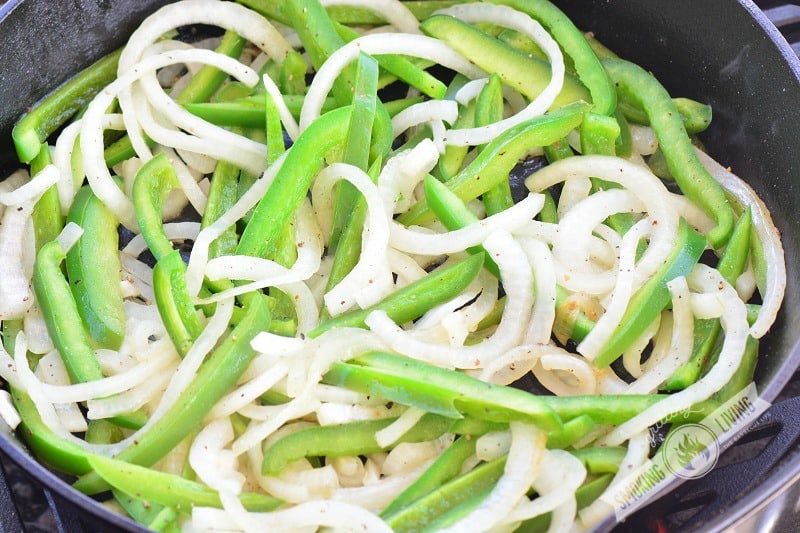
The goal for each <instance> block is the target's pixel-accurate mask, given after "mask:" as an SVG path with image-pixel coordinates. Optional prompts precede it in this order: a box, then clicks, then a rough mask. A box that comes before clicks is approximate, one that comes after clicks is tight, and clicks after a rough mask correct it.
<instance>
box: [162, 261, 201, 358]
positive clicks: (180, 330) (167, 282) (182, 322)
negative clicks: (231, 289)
mask: <svg viewBox="0 0 800 533" xmlns="http://www.w3.org/2000/svg"><path fill="white" fill-rule="evenodd" d="M153 293H154V294H155V299H156V307H157V308H158V314H159V315H160V316H161V320H162V321H163V322H164V327H165V328H166V330H167V333H168V334H169V337H170V339H171V340H172V344H173V345H175V349H176V350H178V353H179V354H180V356H181V357H183V356H185V355H186V354H187V353H188V352H189V349H190V348H191V347H192V344H194V341H195V340H196V339H197V337H198V336H200V333H202V331H203V322H202V321H201V320H200V317H199V316H198V315H197V311H196V309H195V307H194V304H192V300H191V298H190V297H189V290H188V288H187V287H186V263H184V262H183V258H182V257H181V254H180V252H179V251H178V250H172V251H171V252H169V253H168V254H166V255H163V256H161V258H160V259H159V260H158V262H157V263H156V265H155V267H154V268H153Z"/></svg>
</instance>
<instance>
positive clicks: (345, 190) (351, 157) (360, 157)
mask: <svg viewBox="0 0 800 533" xmlns="http://www.w3.org/2000/svg"><path fill="white" fill-rule="evenodd" d="M377 102H378V62H377V61H375V59H374V58H373V57H372V56H369V55H367V54H365V53H364V52H361V53H360V54H359V56H358V60H357V62H356V77H355V86H354V87H353V100H352V104H353V108H352V109H353V110H352V113H351V115H350V124H349V125H348V128H347V140H346V142H345V145H344V162H345V163H347V164H349V165H353V166H355V167H358V168H360V169H361V170H364V171H366V170H367V167H368V166H369V146H370V144H371V139H372V124H373V122H374V121H375V113H376V108H377V106H378V105H379V104H378V103H377ZM360 194H361V193H359V192H358V189H356V188H355V187H354V186H353V185H352V184H351V183H350V182H348V181H346V180H342V181H340V182H339V183H338V185H337V186H336V197H335V200H334V205H333V220H332V221H331V234H330V239H329V241H328V249H329V250H333V251H335V250H336V247H337V245H338V243H339V238H340V237H341V235H342V228H343V227H344V225H345V224H346V223H347V218H348V216H349V215H350V213H351V212H352V211H353V209H354V206H355V204H356V200H357V199H358V197H359V196H360Z"/></svg>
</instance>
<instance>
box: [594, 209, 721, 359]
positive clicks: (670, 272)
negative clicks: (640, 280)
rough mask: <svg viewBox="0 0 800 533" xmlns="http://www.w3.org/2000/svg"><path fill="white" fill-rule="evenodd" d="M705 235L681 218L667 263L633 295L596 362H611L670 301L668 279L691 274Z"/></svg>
mask: <svg viewBox="0 0 800 533" xmlns="http://www.w3.org/2000/svg"><path fill="white" fill-rule="evenodd" d="M705 245H706V239H705V237H704V236H703V235H702V234H700V233H698V232H696V231H695V230H694V229H692V228H691V227H690V226H689V224H687V223H686V221H685V220H683V219H681V222H680V225H679V229H678V235H677V241H676V243H675V246H674V248H673V250H672V253H670V255H669V257H668V258H667V260H666V263H665V264H664V266H663V267H662V268H661V269H660V270H659V271H658V272H656V273H655V274H654V275H653V276H652V277H651V278H650V279H649V280H648V281H647V282H646V283H645V284H644V285H643V286H642V287H641V288H640V289H639V290H638V291H636V293H635V294H634V295H633V296H632V297H631V300H630V302H629V303H628V308H627V309H626V310H625V313H624V314H623V316H622V320H620V324H619V326H618V327H617V329H616V330H615V331H614V334H613V335H612V336H611V339H610V340H609V341H608V342H607V343H606V345H605V346H603V348H601V350H600V352H599V353H598V354H597V357H596V358H595V364H596V365H597V366H599V367H601V368H602V367H605V366H608V365H609V364H611V363H612V362H613V361H614V360H615V359H616V358H617V357H619V356H620V354H622V352H624V351H625V350H626V349H627V348H628V347H629V346H630V345H631V344H633V343H634V342H635V341H636V339H638V338H639V336H640V335H641V334H642V332H643V331H644V330H645V328H646V327H647V326H648V325H649V324H650V323H651V322H653V320H655V319H656V316H658V314H659V313H661V311H662V310H663V309H664V308H665V307H666V306H667V305H668V304H669V301H670V296H669V290H668V289H667V283H668V282H669V281H670V280H673V279H675V278H677V277H679V276H688V275H689V273H690V272H691V271H692V268H694V265H695V264H697V261H698V260H699V259H700V256H701V255H702V253H703V250H704V249H705Z"/></svg>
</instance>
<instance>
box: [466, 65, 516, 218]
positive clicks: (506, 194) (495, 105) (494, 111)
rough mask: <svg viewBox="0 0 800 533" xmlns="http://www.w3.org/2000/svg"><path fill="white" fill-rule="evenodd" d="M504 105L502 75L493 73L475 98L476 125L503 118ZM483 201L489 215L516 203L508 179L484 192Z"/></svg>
mask: <svg viewBox="0 0 800 533" xmlns="http://www.w3.org/2000/svg"><path fill="white" fill-rule="evenodd" d="M503 105H504V104H503V85H502V83H501V82H500V77H499V76H498V75H497V74H492V75H491V76H490V77H489V81H488V82H487V84H486V85H485V86H484V87H483V89H481V92H480V93H479V94H478V97H477V98H476V100H475V126H488V125H489V124H493V123H495V122H499V121H500V120H503ZM485 147H486V145H483V146H478V147H477V149H478V151H479V152H480V151H482V150H483V149H484V148H485ZM483 203H484V205H485V206H486V214H487V216H488V215H494V214H496V213H499V212H501V211H505V210H506V209H508V208H509V207H511V206H512V205H514V200H513V199H512V198H511V184H510V183H509V182H508V180H503V181H501V182H500V183H498V184H497V185H495V186H494V187H492V188H491V189H489V190H488V191H486V192H485V193H483Z"/></svg>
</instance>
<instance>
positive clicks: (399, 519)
mask: <svg viewBox="0 0 800 533" xmlns="http://www.w3.org/2000/svg"><path fill="white" fill-rule="evenodd" d="M505 465H506V457H500V458H498V459H495V460H493V461H489V462H487V463H483V464H481V465H479V466H477V467H475V468H473V469H472V470H470V471H469V472H467V473H465V474H462V475H460V476H458V477H456V478H454V479H451V480H450V481H448V482H447V483H445V484H444V485H442V486H440V487H439V488H438V489H436V490H435V491H433V492H431V493H429V494H427V495H425V496H422V497H421V498H419V499H417V500H416V501H415V502H413V503H412V504H410V505H408V506H406V507H404V508H402V509H400V510H398V511H396V512H394V513H392V514H386V515H384V514H382V515H381V518H383V519H384V520H385V521H386V523H387V524H389V527H391V528H392V530H394V531H396V532H403V531H432V530H437V529H440V528H442V527H446V525H448V524H447V523H446V522H450V523H452V522H454V521H455V520H454V519H453V517H451V519H450V520H446V521H437V519H439V518H441V517H442V515H446V514H447V512H448V511H450V510H452V509H454V508H457V507H458V506H459V505H460V504H462V503H464V502H466V501H468V500H472V499H473V498H475V497H479V499H478V502H479V501H481V500H483V498H484V497H485V495H486V494H488V491H490V490H491V489H492V488H493V487H494V485H495V484H496V483H497V481H498V480H499V479H500V477H501V476H502V475H503V469H504V468H505ZM476 503H477V502H476Z"/></svg>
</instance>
